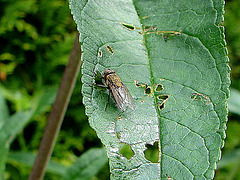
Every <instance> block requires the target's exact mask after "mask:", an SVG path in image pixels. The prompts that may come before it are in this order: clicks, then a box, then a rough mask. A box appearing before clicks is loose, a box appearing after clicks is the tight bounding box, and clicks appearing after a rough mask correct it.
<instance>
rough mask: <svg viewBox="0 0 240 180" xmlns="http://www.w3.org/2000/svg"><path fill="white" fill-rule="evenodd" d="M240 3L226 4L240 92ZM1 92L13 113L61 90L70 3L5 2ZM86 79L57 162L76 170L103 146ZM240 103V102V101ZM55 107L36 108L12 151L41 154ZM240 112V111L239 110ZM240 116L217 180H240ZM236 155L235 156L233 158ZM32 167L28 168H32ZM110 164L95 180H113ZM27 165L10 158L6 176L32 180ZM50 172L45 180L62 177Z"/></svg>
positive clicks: (72, 31) (70, 35)
mask: <svg viewBox="0 0 240 180" xmlns="http://www.w3.org/2000/svg"><path fill="white" fill-rule="evenodd" d="M239 7H240V2H239V1H238V0H231V1H227V2H226V8H225V11H226V13H225V22H224V25H225V28H226V39H227V43H228V50H229V57H230V66H231V68H232V74H231V78H232V87H233V88H235V89H238V90H240V63H239V62H240V61H239V60H240V9H239ZM0 10H1V12H2V13H1V17H0V42H1V43H0V47H1V48H0V82H1V84H0V93H1V94H3V96H4V97H5V98H6V100H7V104H8V107H9V109H10V113H11V114H13V113H14V112H19V111H21V110H29V109H31V108H33V107H35V106H36V104H39V103H40V101H41V98H39V97H41V95H42V94H43V92H45V91H49V90H50V91H51V92H53V93H52V94H54V92H56V90H57V89H56V88H57V87H58V85H59V83H60V80H61V76H62V73H63V70H64V68H65V65H66V63H67V61H68V57H69V54H70V51H71V48H72V45H73V41H74V38H75V35H76V32H77V31H76V25H75V23H74V22H73V20H72V16H71V14H70V10H69V7H68V1H65V0H58V1H55V0H48V1H47V0H38V1H36V0H22V1H15V0H8V1H6V0H1V1H0ZM80 92H81V81H80V77H79V78H78V81H77V83H76V87H75V89H74V92H73V95H72V98H71V102H70V104H69V107H68V111H67V113H66V116H65V118H64V122H63V125H62V128H61V132H60V134H59V137H58V140H57V143H56V146H55V148H54V152H53V156H52V159H54V160H56V161H57V162H59V163H60V164H63V165H64V166H67V167H68V166H70V165H71V164H72V163H73V162H75V161H76V160H77V158H78V157H79V156H80V155H81V154H83V153H84V152H86V151H87V150H88V149H90V148H92V147H101V143H100V141H99V140H98V138H97V136H96V134H95V132H94V131H93V130H92V129H91V128H90V127H89V125H88V121H87V118H86V116H85V112H84V107H83V105H82V102H81V101H82V97H81V93H80ZM239 101H240V99H239ZM49 111H50V106H47V107H46V108H44V109H42V110H41V111H40V110H38V109H36V111H35V114H34V115H33V116H32V118H31V120H30V121H29V123H28V124H27V125H26V127H25V128H24V129H23V130H22V131H21V132H20V133H19V134H18V136H17V137H16V138H15V140H14V141H13V143H12V144H11V147H10V152H16V151H17V152H33V153H36V152H37V148H38V145H39V142H40V139H41V136H42V133H43V130H44V127H45V124H46V120H47V117H48V113H49ZM239 112H240V108H239ZM239 114H240V113H238V114H236V113H232V112H231V111H230V115H229V122H228V129H227V139H226V141H225V142H226V144H225V147H224V149H223V158H222V161H220V163H219V169H218V170H217V171H216V178H215V179H218V180H222V179H239V178H240V153H239V151H240V138H239V137H240V131H239V129H240V118H239V117H240V116H239ZM233 155H234V158H233ZM26 167H27V168H26ZM108 171H109V170H108V165H107V164H106V165H105V166H103V168H102V169H101V170H100V172H99V173H98V175H97V177H95V179H109V173H108ZM29 172H30V168H29V166H27V165H26V164H21V163H16V161H11V158H10V159H8V163H7V166H6V170H5V173H4V175H3V176H4V177H5V178H6V179H26V178H27V177H28V174H29ZM57 178H59V176H58V175H56V174H54V173H47V175H46V177H45V179H57Z"/></svg>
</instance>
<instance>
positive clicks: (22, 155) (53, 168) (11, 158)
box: [7, 152, 67, 175]
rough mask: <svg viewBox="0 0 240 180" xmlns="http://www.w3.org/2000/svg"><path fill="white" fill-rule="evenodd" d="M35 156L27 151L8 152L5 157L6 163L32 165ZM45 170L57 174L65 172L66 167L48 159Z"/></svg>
mask: <svg viewBox="0 0 240 180" xmlns="http://www.w3.org/2000/svg"><path fill="white" fill-rule="evenodd" d="M35 158H36V156H35V155H34V154H32V153H29V152H10V153H9V154H8V157H7V163H10V164H11V163H12V164H15V166H16V163H17V164H23V165H25V166H28V167H32V166H33V163H34V160H35ZM46 170H47V172H51V173H54V174H57V175H63V174H64V173H65V172H66V170H67V167H65V166H63V165H62V164H60V163H58V162H56V161H54V160H50V161H49V163H48V166H47V169H46Z"/></svg>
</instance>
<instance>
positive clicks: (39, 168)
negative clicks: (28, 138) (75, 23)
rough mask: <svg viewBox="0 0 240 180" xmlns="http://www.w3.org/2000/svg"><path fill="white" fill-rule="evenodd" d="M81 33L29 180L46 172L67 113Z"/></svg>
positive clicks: (75, 75) (78, 55)
mask: <svg viewBox="0 0 240 180" xmlns="http://www.w3.org/2000/svg"><path fill="white" fill-rule="evenodd" d="M78 39H79V33H77V36H76V39H75V42H74V45H73V49H72V52H71V55H70V57H69V62H68V65H67V66H66V68H65V71H64V74H63V77H62V81H61V84H60V87H59V90H58V93H57V97H56V100H55V102H54V105H53V108H52V111H51V113H50V115H49V118H48V123H47V126H46V128H45V131H44V134H43V137H42V140H41V144H40V147H39V150H38V155H37V157H36V159H35V162H34V165H33V168H32V172H31V174H30V176H29V178H28V179H29V180H41V179H43V176H44V174H45V170H46V167H47V164H48V161H49V159H50V157H51V155H52V151H53V147H54V145H55V142H56V138H57V136H58V133H59V130H60V127H61V124H62V121H63V117H64V115H65V112H66V109H67V106H68V103H69V100H70V97H71V95H72V91H73V88H74V85H75V82H76V78H77V76H78V72H79V69H80V64H81V49H80V45H79V40H78Z"/></svg>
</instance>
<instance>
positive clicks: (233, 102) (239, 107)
mask: <svg viewBox="0 0 240 180" xmlns="http://www.w3.org/2000/svg"><path fill="white" fill-rule="evenodd" d="M228 108H229V111H231V112H233V113H236V114H238V115H240V92H239V91H238V90H237V89H233V88H231V90H230V97H229V100H228Z"/></svg>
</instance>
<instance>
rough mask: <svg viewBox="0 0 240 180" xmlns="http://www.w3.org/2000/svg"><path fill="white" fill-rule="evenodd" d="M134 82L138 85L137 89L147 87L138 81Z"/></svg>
mask: <svg viewBox="0 0 240 180" xmlns="http://www.w3.org/2000/svg"><path fill="white" fill-rule="evenodd" d="M134 82H135V85H136V86H137V87H145V86H146V85H145V84H141V83H139V82H138V81H137V80H134Z"/></svg>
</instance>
